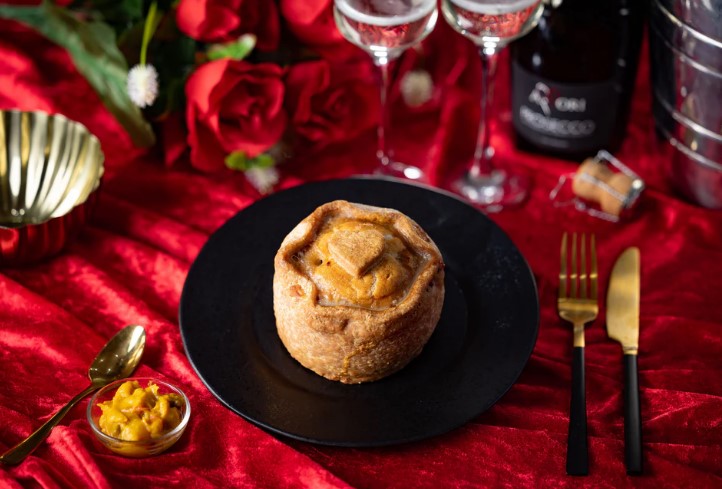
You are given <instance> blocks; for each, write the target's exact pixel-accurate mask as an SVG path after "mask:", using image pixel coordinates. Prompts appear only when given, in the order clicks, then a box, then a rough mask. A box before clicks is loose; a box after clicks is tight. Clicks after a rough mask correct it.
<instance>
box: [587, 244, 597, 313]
mask: <svg viewBox="0 0 722 489" xmlns="http://www.w3.org/2000/svg"><path fill="white" fill-rule="evenodd" d="M590 241H591V242H590V253H591V272H590V274H589V286H590V287H589V288H590V292H589V298H590V299H592V300H594V301H596V300H597V246H596V243H595V239H594V234H592V236H591V238H590Z"/></svg>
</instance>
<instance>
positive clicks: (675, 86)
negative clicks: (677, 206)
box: [649, 0, 722, 209]
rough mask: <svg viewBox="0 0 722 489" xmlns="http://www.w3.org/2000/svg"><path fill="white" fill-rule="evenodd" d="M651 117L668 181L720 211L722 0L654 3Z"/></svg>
mask: <svg viewBox="0 0 722 489" xmlns="http://www.w3.org/2000/svg"><path fill="white" fill-rule="evenodd" d="M649 35H650V55H651V62H652V86H653V111H654V117H655V122H656V127H657V130H658V132H659V134H660V135H661V136H662V137H663V138H664V139H665V140H666V141H667V142H668V143H669V144H668V145H666V148H665V151H666V152H667V153H668V155H669V158H668V159H669V161H668V163H669V168H668V175H669V177H670V178H671V180H672V182H673V183H674V184H675V185H676V186H677V187H678V188H679V189H680V190H681V191H682V192H683V193H685V194H686V195H687V196H688V197H689V198H690V199H692V200H693V201H695V202H697V203H699V204H700V205H703V206H705V207H710V208H715V209H722V0H652V2H651V18H650V29H649Z"/></svg>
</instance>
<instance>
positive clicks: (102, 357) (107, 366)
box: [88, 326, 145, 386]
mask: <svg viewBox="0 0 722 489" xmlns="http://www.w3.org/2000/svg"><path fill="white" fill-rule="evenodd" d="M144 348H145V329H143V326H126V327H125V328H123V329H121V330H120V331H119V332H118V333H117V334H116V335H115V336H113V337H112V338H111V339H110V341H109V342H108V343H106V345H105V346H104V347H103V349H102V350H100V353H98V356H97V357H95V360H93V363H92V365H91V366H90V369H89V370H88V377H89V378H90V381H91V382H92V383H93V384H98V383H100V385H101V386H103V385H106V384H109V383H111V382H114V381H116V380H119V379H124V378H126V377H129V376H130V374H132V373H133V371H134V370H135V368H136V367H137V366H138V364H139V363H140V357H141V356H143V350H144Z"/></svg>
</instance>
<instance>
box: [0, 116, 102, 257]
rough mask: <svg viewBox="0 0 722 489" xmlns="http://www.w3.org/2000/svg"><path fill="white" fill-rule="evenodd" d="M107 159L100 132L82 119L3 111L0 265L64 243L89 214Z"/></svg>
mask: <svg viewBox="0 0 722 489" xmlns="http://www.w3.org/2000/svg"><path fill="white" fill-rule="evenodd" d="M104 159H105V158H104V156H103V151H102V150H101V148H100V141H98V138H97V137H95V136H94V135H93V134H92V133H91V132H90V131H89V130H88V129H87V128H86V127H85V126H84V125H82V124H80V123H79V122H75V121H71V120H70V119H68V118H67V117H65V116H63V115H60V114H53V115H51V114H48V113H46V112H40V111H36V112H23V111H18V110H9V111H0V266H19V265H27V264H30V263H33V262H37V261H39V260H41V259H43V258H47V257H49V256H52V255H54V254H56V253H58V252H59V251H60V250H62V249H63V247H64V246H65V245H66V244H67V243H68V242H69V241H70V239H71V238H72V237H73V236H74V235H75V234H76V233H77V232H78V230H79V229H80V228H81V227H82V225H83V224H85V222H86V221H87V219H88V217H89V213H90V209H91V208H92V205H93V204H94V202H95V200H96V197H97V192H96V190H97V189H98V187H99V186H100V179H101V177H102V176H103V171H104V168H103V162H104Z"/></svg>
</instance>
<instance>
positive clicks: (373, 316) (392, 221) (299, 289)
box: [273, 201, 444, 383]
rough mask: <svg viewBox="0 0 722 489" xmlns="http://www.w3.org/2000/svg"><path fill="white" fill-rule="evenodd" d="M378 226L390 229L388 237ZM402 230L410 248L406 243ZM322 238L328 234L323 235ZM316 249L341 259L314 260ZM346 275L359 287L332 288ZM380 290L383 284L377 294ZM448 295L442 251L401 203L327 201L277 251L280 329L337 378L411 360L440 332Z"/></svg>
mask: <svg viewBox="0 0 722 489" xmlns="http://www.w3.org/2000/svg"><path fill="white" fill-rule="evenodd" d="M354 222H357V223H358V224H359V226H357V227H354V225H353V223H354ZM344 223H347V224H345V226H346V227H345V228H344ZM348 223H351V224H348ZM367 224H368V226H367ZM376 231H379V232H381V234H383V235H385V240H384V241H383V242H381V241H379V239H378V237H377V236H375V235H374V232H376ZM344 233H346V234H344ZM358 235H362V236H364V239H365V240H366V241H361V240H359V239H357V237H358ZM339 236H341V237H339ZM354 236H356V237H354ZM319 238H321V239H319ZM395 239H396V241H398V242H401V243H402V244H403V245H402V246H403V247H405V249H406V251H401V252H399V245H398V243H397V242H396V241H394V240H395ZM322 240H325V244H323V243H321V244H319V243H316V241H319V242H320V241H322ZM380 243H382V244H383V246H382V249H381V251H379V250H378V248H379V244H380ZM389 249H392V250H391V251H389ZM309 250H315V251H309ZM319 250H320V251H319ZM374 250H375V251H374ZM407 252H408V253H407ZM307 253H309V254H310V253H317V254H316V255H313V259H314V260H319V261H320V260H321V259H323V260H325V261H326V262H330V263H325V264H323V265H321V264H320V263H316V265H317V266H324V267H333V268H329V269H328V270H320V271H319V270H315V269H314V268H313V266H314V264H311V265H308V264H305V265H304V264H303V263H302V262H303V260H304V259H306V258H307V257H306V256H305V255H306V254H307ZM405 253H406V254H405ZM409 256H411V258H409ZM309 260H310V259H309ZM384 267H386V268H384ZM379 270H383V273H380V272H379ZM410 270H411V271H412V272H413V273H410ZM324 274H325V275H324ZM373 274H375V276H374V277H375V278H374V280H371V281H366V282H368V283H371V284H372V285H371V287H373V288H372V289H369V291H366V290H365V289H363V287H364V284H365V283H366V282H365V281H364V280H365V277H369V276H371V275H373ZM394 274H396V275H394ZM399 275H404V280H400V279H399V278H398V276H399ZM324 277H325V278H324ZM344 279H347V282H348V283H349V284H351V283H354V284H357V285H354V287H356V288H355V289H353V290H351V289H344V290H343V291H342V293H341V294H337V293H334V292H335V291H333V290H331V289H329V284H330V285H331V286H333V284H344V283H345V281H344ZM324 280H325V281H324ZM354 281H355V282H354ZM379 281H381V282H379ZM319 284H320V285H321V287H319ZM324 287H325V288H324ZM340 287H341V288H343V287H342V286H340ZM379 287H380V289H379ZM349 290H351V292H349ZM376 290H382V291H383V292H380V293H377V295H374V294H373V292H372V291H376ZM351 293H353V294H357V295H358V301H354V299H353V297H350V295H349V294H351ZM339 297H340V298H341V299H339ZM443 301H444V263H443V261H442V258H441V253H440V252H439V250H438V248H437V247H436V245H435V244H434V243H433V241H432V240H431V238H429V236H428V235H427V234H426V233H425V232H424V230H423V229H421V227H420V226H419V225H418V224H416V223H415V222H414V221H412V220H411V219H409V218H408V217H406V216H405V215H404V214H402V213H400V212H398V211H395V210H392V209H382V208H379V207H371V206H366V205H361V204H353V203H349V202H346V201H334V202H330V203H328V204H324V205H322V206H320V207H319V208H317V209H316V210H315V211H314V212H313V213H311V215H309V216H308V217H307V218H305V219H304V220H303V221H301V222H300V223H299V224H298V225H297V226H296V227H295V228H294V229H293V230H292V231H291V232H290V233H289V234H288V236H286V238H285V239H284V240H283V243H282V244H281V247H280V249H279V250H278V253H277V254H276V257H275V275H274V277H273V305H274V312H275V315H276V326H277V329H278V334H279V336H280V338H281V340H282V341H283V344H284V345H285V346H286V349H287V350H288V351H289V353H290V354H291V355H292V356H293V357H294V358H295V359H296V360H298V361H299V362H300V363H301V364H302V365H304V366H305V367H307V368H309V369H311V370H313V371H314V372H316V373H318V374H320V375H322V376H324V377H326V378H328V379H331V380H339V381H341V382H344V383H360V382H369V381H373V380H378V379H380V378H382V377H385V376H387V375H390V374H392V373H394V372H396V371H398V370H399V369H401V368H402V367H404V366H405V365H406V364H408V363H409V362H410V361H411V360H412V359H413V358H414V357H416V356H417V355H418V354H419V353H420V352H421V349H422V348H423V346H424V345H425V344H426V342H427V341H428V339H429V337H430V336H431V334H432V333H433V331H434V328H435V327H436V323H437V322H438V320H439V316H440V315H441V308H442V305H443ZM324 304H330V305H324Z"/></svg>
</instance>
